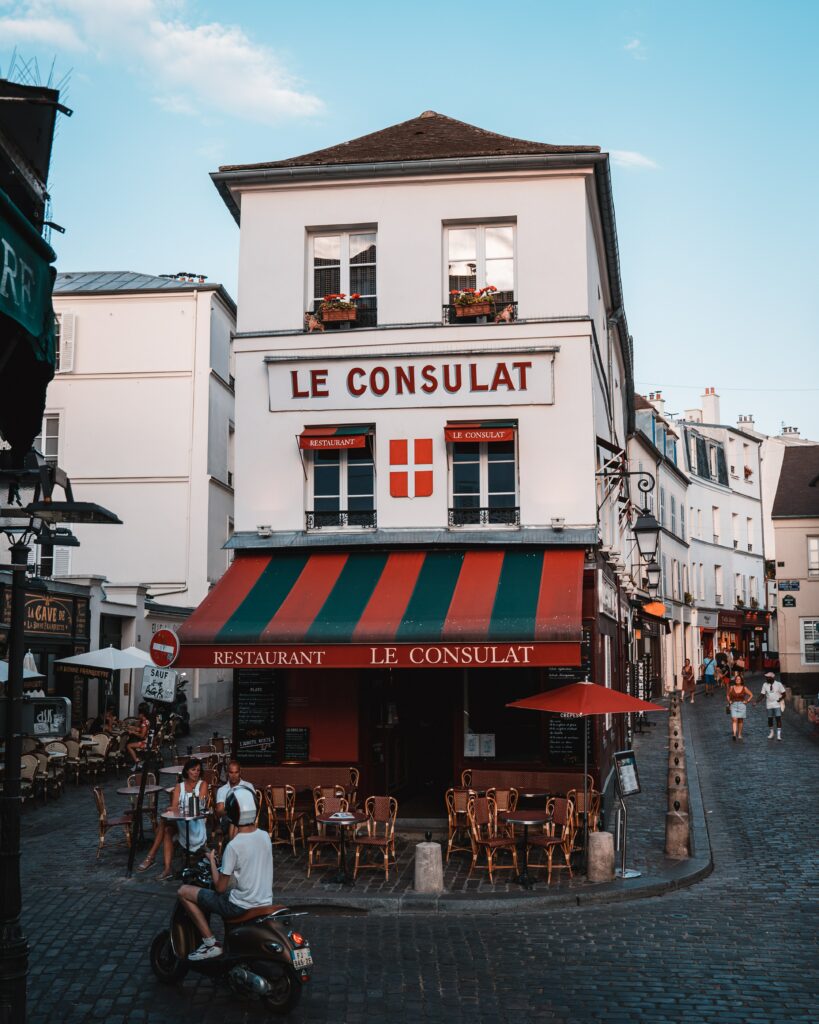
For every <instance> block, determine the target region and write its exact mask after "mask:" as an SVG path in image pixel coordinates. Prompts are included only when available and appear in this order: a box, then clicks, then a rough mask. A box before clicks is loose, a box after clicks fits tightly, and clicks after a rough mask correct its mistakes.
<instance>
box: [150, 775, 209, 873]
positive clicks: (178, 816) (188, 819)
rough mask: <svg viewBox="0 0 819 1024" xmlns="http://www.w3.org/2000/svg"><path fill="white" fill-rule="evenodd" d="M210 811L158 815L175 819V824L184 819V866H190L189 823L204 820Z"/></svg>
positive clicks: (169, 812)
mask: <svg viewBox="0 0 819 1024" xmlns="http://www.w3.org/2000/svg"><path fill="white" fill-rule="evenodd" d="M146 788H147V787H146ZM158 788H160V789H161V788H162V787H158ZM210 813H211V812H210V811H209V810H204V811H200V812H199V814H183V812H182V811H163V812H162V814H161V815H160V817H162V818H164V819H165V820H166V821H175V822H176V823H177V825H178V824H179V822H180V821H184V822H185V867H186V868H189V867H190V866H191V851H190V842H191V824H190V823H191V822H192V821H204V820H205V818H207V817H208V815H209V814H210Z"/></svg>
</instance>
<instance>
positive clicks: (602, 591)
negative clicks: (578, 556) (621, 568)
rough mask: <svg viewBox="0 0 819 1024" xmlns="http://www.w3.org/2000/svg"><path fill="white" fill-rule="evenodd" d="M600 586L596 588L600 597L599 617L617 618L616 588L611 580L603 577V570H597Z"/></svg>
mask: <svg viewBox="0 0 819 1024" xmlns="http://www.w3.org/2000/svg"><path fill="white" fill-rule="evenodd" d="M598 575H599V580H600V586H599V587H598V593H599V595H600V599H599V608H600V614H601V615H608V616H609V618H612V619H616V618H617V588H616V587H615V586H614V584H613V583H612V582H611V580H610V579H609V578H608V577H607V576H604V575H603V570H602V569H599V570H598Z"/></svg>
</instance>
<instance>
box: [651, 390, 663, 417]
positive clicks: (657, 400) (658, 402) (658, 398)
mask: <svg viewBox="0 0 819 1024" xmlns="http://www.w3.org/2000/svg"><path fill="white" fill-rule="evenodd" d="M648 400H649V402H651V404H652V405H653V406H654V408H655V409H656V410H657V412H658V413H659V414H660V415H661V416H665V399H664V398H663V393H662V391H650V392H649V393H648Z"/></svg>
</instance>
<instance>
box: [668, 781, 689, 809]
mask: <svg viewBox="0 0 819 1024" xmlns="http://www.w3.org/2000/svg"><path fill="white" fill-rule="evenodd" d="M668 809H669V811H682V813H683V814H688V812H689V811H690V809H691V806H690V801H689V799H688V786H675V787H674V789H669V791H668Z"/></svg>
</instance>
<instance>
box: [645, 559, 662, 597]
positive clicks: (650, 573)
mask: <svg viewBox="0 0 819 1024" xmlns="http://www.w3.org/2000/svg"><path fill="white" fill-rule="evenodd" d="M660 575H661V573H660V566H659V565H658V564H657V562H655V561H652V562H649V563H648V565H647V566H646V577H647V579H648V591H649V593H650V594H652V595H653V594H656V593H657V591H658V590H659V589H660Z"/></svg>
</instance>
